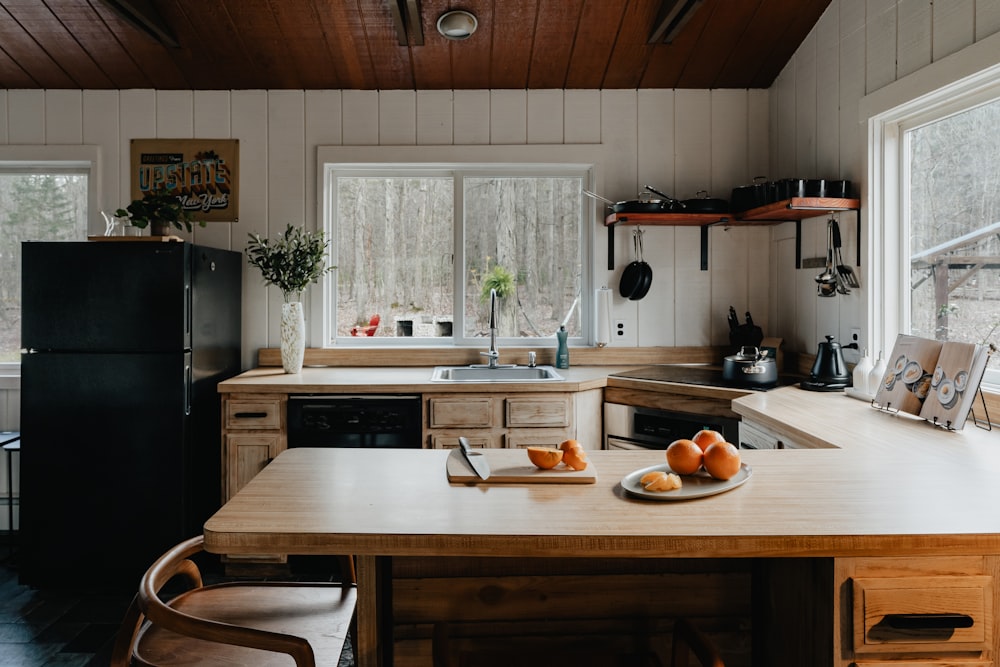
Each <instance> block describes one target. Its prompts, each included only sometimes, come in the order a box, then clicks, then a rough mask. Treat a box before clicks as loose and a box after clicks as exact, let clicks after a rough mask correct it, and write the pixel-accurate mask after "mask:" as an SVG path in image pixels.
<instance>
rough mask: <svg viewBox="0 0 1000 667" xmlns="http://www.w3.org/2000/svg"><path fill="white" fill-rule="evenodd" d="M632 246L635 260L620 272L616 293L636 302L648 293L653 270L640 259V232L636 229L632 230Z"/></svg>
mask: <svg viewBox="0 0 1000 667" xmlns="http://www.w3.org/2000/svg"><path fill="white" fill-rule="evenodd" d="M632 244H633V246H634V248H635V259H634V260H632V261H631V262H629V264H628V266H626V267H625V270H624V271H622V277H621V281H620V282H619V284H618V293H619V294H621V295H622V296H623V297H626V298H628V299H631V300H632V301H638V300H639V299H641V298H642V297H644V296H646V293H647V292H649V286H650V284H651V283H652V282H653V268H652V267H651V266H650V265H649V264H647V263H646V262H644V261H643V259H642V230H641V229H639V228H638V227H637V228H635V229H634V230H632Z"/></svg>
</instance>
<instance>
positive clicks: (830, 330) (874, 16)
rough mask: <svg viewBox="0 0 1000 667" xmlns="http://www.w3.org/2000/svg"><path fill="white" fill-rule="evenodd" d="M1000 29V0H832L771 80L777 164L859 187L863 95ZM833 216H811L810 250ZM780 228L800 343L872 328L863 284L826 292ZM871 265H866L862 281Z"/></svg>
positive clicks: (806, 346) (794, 337) (782, 273)
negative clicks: (798, 262)
mask: <svg viewBox="0 0 1000 667" xmlns="http://www.w3.org/2000/svg"><path fill="white" fill-rule="evenodd" d="M997 32H1000V0H946V1H943V2H942V1H941V0H937V1H936V2H934V1H932V0H833V1H832V2H831V3H830V6H829V7H828V8H827V10H826V12H825V13H824V14H823V16H822V17H821V18H820V20H819V21H818V22H817V24H816V26H815V28H814V29H813V30H812V32H811V33H810V34H809V35H808V37H806V39H805V40H804V42H803V43H802V45H801V46H800V47H799V49H798V51H796V53H795V55H794V56H793V57H792V59H791V61H790V62H789V63H788V65H787V66H786V67H785V69H784V70H783V71H782V72H781V74H780V75H779V76H778V78H777V80H776V81H775V83H774V85H773V86H772V87H771V90H770V108H769V111H770V151H769V155H770V157H771V163H770V169H769V171H770V174H771V175H772V176H773V177H777V178H783V177H788V176H794V177H798V178H847V179H851V180H852V181H854V183H855V184H856V187H857V185H858V184H860V183H861V182H862V181H863V180H864V178H865V173H866V165H865V160H866V155H867V152H866V151H867V148H866V134H865V132H866V130H865V126H864V125H863V124H862V123H861V122H860V121H859V108H858V103H859V101H860V100H861V99H862V98H863V97H864V96H865V95H869V94H871V93H873V92H874V91H876V90H879V89H881V88H883V87H884V86H886V85H888V84H890V83H892V82H894V81H896V80H898V79H900V78H902V77H905V76H909V75H914V76H920V70H921V69H922V68H923V67H926V66H927V65H930V64H931V63H934V62H937V61H939V60H941V59H942V58H946V57H947V56H948V55H950V54H953V53H956V52H958V51H960V50H962V49H963V48H965V47H967V46H970V45H971V44H973V43H975V42H977V41H979V40H981V39H983V38H985V37H988V36H990V35H993V34H995V33H997ZM997 61H998V62H1000V53H998V54H997ZM865 194H866V193H864V192H862V206H863V207H864V206H865V205H866V201H865V200H866V197H865ZM840 219H841V228H842V231H843V232H844V234H845V239H844V243H845V247H844V256H845V259H847V260H848V261H849V262H851V263H852V264H853V261H854V260H853V258H854V257H855V250H856V247H857V246H856V244H857V243H858V239H857V235H856V227H855V217H854V216H853V214H844V215H841V216H840ZM824 220H825V216H824V217H821V218H815V219H813V220H810V221H807V222H804V223H803V241H802V256H803V257H820V256H823V255H824V254H825V243H826V240H825V234H826V225H825V224H824ZM772 234H773V247H772V253H773V256H774V257H775V260H776V261H775V267H774V269H773V271H772V274H771V284H772V285H773V292H772V298H771V300H770V306H771V312H770V320H771V321H772V322H773V324H774V327H775V330H776V331H777V332H778V334H779V335H781V336H783V337H784V338H785V340H786V341H787V342H788V343H789V344H790V346H791V347H792V348H794V349H798V350H805V351H809V352H814V351H815V349H816V345H817V343H818V342H819V341H820V340H822V339H823V336H824V335H826V334H832V335H835V336H837V337H838V338H839V339H840V340H842V341H847V340H848V338H849V336H850V330H851V328H853V327H862V328H867V322H865V319H866V316H865V312H866V310H865V309H866V307H867V306H866V303H865V301H864V290H860V291H859V290H854V291H852V294H851V295H850V296H847V297H842V296H841V297H837V298H835V299H821V298H818V297H817V296H816V290H815V283H814V282H813V277H814V276H815V275H816V274H817V273H818V271H817V270H816V269H801V270H799V271H796V270H795V269H794V266H795V264H794V257H795V255H794V226H793V225H791V224H785V225H781V226H779V227H774V228H772ZM862 242H863V240H862ZM866 270H867V267H864V266H863V267H861V269H860V276H861V281H862V284H863V285H864V284H865V275H866ZM877 352H878V351H873V353H874V354H876V355H877ZM850 360H851V359H849V361H850Z"/></svg>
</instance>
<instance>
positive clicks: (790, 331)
mask: <svg viewBox="0 0 1000 667" xmlns="http://www.w3.org/2000/svg"><path fill="white" fill-rule="evenodd" d="M792 230H793V225H791V224H783V225H779V226H777V227H772V228H771V238H772V239H773V240H772V246H773V248H774V250H773V252H774V263H773V267H774V270H772V272H771V285H772V289H771V292H772V294H773V295H774V296H773V298H772V303H771V308H770V311H771V314H772V315H771V320H770V326H769V327H768V330H767V331H766V332H765V334H767V335H769V336H777V337H778V338H783V339H784V341H785V347H786V349H790V350H798V351H801V350H804V349H805V348H804V347H801V346H800V345H799V344H798V340H797V339H796V337H795V332H796V329H797V326H798V324H797V320H798V311H797V308H796V306H797V304H798V299H797V298H796V289H797V280H796V279H798V278H799V276H798V275H797V273H798V272H797V271H795V235H794V233H793V232H792Z"/></svg>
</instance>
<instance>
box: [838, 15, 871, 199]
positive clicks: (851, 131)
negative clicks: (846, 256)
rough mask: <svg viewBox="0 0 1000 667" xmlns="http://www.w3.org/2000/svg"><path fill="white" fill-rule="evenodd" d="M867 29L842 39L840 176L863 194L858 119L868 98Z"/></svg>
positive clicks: (861, 128)
mask: <svg viewBox="0 0 1000 667" xmlns="http://www.w3.org/2000/svg"><path fill="white" fill-rule="evenodd" d="M864 46H865V31H864V28H862V29H860V30H855V31H854V32H850V33H842V34H841V39H840V145H839V147H838V148H839V151H840V156H839V158H840V175H841V177H842V178H848V179H851V180H852V181H854V187H855V190H856V191H858V192H860V190H859V189H860V187H861V178H862V174H863V173H864V164H863V162H864V156H865V150H864V149H865V135H864V130H865V128H864V125H863V124H862V123H861V121H860V120H859V119H858V103H859V102H860V101H861V98H862V97H864V95H865V77H864V71H865V49H864Z"/></svg>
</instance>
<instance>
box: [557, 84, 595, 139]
mask: <svg viewBox="0 0 1000 667" xmlns="http://www.w3.org/2000/svg"><path fill="white" fill-rule="evenodd" d="M563 114H564V116H565V120H564V121H563V134H564V136H565V141H566V143H567V144H596V143H599V142H600V141H601V92H600V91H599V90H567V91H564V93H563Z"/></svg>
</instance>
